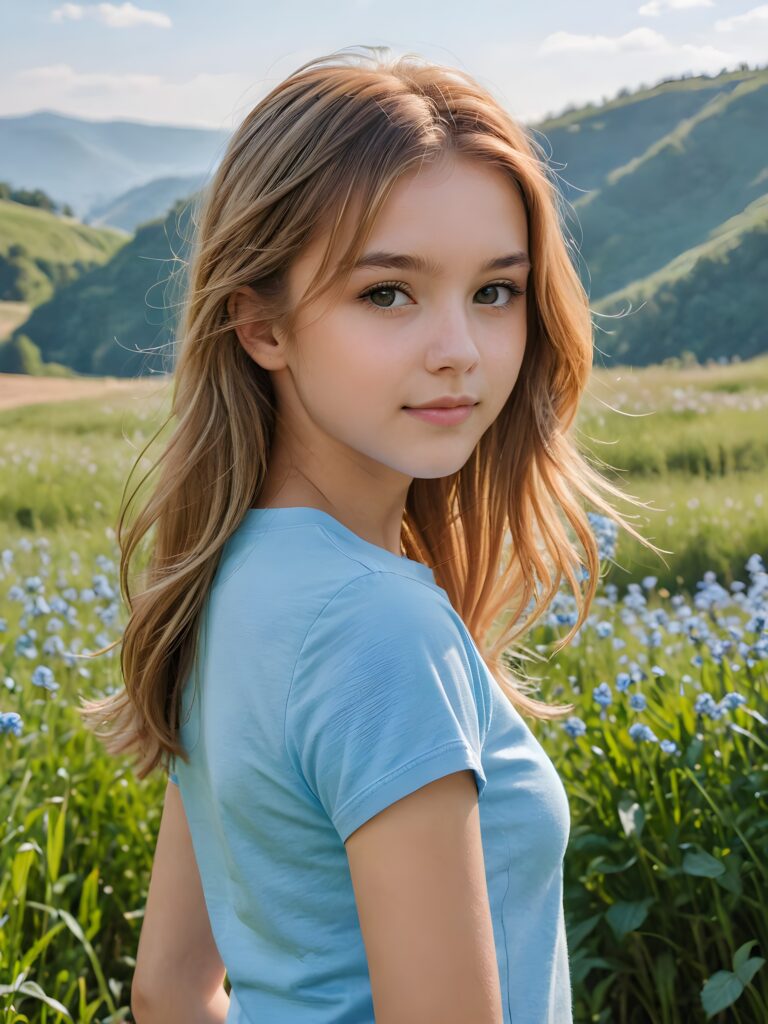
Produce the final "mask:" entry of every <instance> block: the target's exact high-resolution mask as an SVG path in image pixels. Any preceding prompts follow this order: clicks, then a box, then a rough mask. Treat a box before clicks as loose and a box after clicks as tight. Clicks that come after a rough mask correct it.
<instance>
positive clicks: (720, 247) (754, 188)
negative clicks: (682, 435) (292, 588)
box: [0, 68, 768, 376]
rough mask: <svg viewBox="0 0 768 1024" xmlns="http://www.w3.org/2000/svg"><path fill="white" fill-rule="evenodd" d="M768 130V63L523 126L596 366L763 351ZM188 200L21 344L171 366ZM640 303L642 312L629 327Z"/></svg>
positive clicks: (109, 367)
mask: <svg viewBox="0 0 768 1024" xmlns="http://www.w3.org/2000/svg"><path fill="white" fill-rule="evenodd" d="M766 124H768V68H762V69H756V70H750V69H748V68H747V69H744V70H740V71H732V72H723V73H721V74H720V75H718V76H716V77H712V78H709V77H706V76H701V77H699V78H692V77H687V78H682V79H679V80H674V81H665V82H663V83H660V84H659V85H657V86H655V87H653V88H648V89H642V90H638V91H637V92H635V93H628V92H627V93H623V94H621V95H620V96H618V97H617V98H616V99H614V100H612V101H610V102H608V103H605V104H603V105H602V106H600V107H595V106H594V105H589V106H587V107H583V108H581V109H579V110H572V111H568V112H567V113H565V114H563V115H562V116H560V117H557V118H552V119H550V120H548V121H544V122H542V123H540V124H537V125H529V126H528V128H529V131H530V133H531V135H532V136H533V138H534V139H536V140H537V141H539V142H540V143H541V145H542V146H543V148H544V151H545V153H548V154H550V161H551V169H552V171H553V176H556V180H557V182H558V184H559V187H560V189H561V192H562V195H563V197H564V203H563V206H562V212H563V215H564V220H565V227H566V229H567V230H568V231H569V233H570V234H571V235H572V236H573V239H574V241H575V245H576V252H575V253H574V260H575V263H576V265H577V268H578V271H579V273H580V274H581V275H582V280H583V282H584V285H585V288H586V289H587V293H588V294H589V296H590V304H591V307H592V309H593V311H594V313H595V314H596V316H595V317H594V322H595V324H596V329H595V344H596V358H597V359H598V360H599V361H600V362H603V363H604V362H606V361H610V362H612V364H614V365H615V364H616V363H618V362H620V363H629V364H634V365H637V366H641V365H646V364H648V363H654V362H659V361H661V360H662V359H665V358H668V357H669V356H679V355H681V354H682V353H683V352H688V353H692V354H693V355H694V356H695V357H697V358H698V359H701V360H704V359H707V358H717V357H719V356H730V355H740V356H742V357H743V358H747V357H748V356H750V355H754V354H757V353H758V352H762V351H766V350H768V339H767V338H766V336H765V330H764V328H763V322H764V321H765V299H764V284H763V282H764V281H765V280H766V279H768V278H767V277H766V249H767V248H768V230H767V228H768V218H767V217H766V208H767V206H768V169H767V168H766V159H765V143H764V138H765V129H764V126H765V125H766ZM563 165H565V166H563ZM30 184H31V183H30ZM169 190H170V189H169ZM148 194H150V195H151V194H152V189H151V188H150V189H149V193H148ZM191 205H192V199H191V197H189V198H188V200H186V201H185V200H182V201H180V202H178V203H177V204H176V205H175V207H174V208H173V209H172V210H171V212H170V213H169V214H168V215H167V216H166V217H165V218H159V219H157V220H154V221H151V222H149V223H147V224H144V225H143V226H142V227H141V228H140V229H139V230H138V231H137V233H136V237H135V239H134V240H133V241H132V242H130V243H128V244H127V245H125V246H124V247H123V248H121V249H120V251H119V252H117V253H116V255H115V256H114V257H113V258H112V259H111V260H110V261H109V262H108V263H107V264H105V265H104V266H103V267H98V268H95V269H94V270H91V271H90V272H88V273H87V274H85V275H83V277H82V278H81V279H80V280H78V281H76V282H74V283H72V284H70V285H68V286H66V287H65V288H63V289H60V290H59V291H57V293H56V294H55V295H54V296H53V298H52V300H51V301H50V302H47V303H45V304H43V305H41V306H40V307H38V308H37V309H36V310H34V311H33V313H32V315H31V317H30V318H29V320H27V321H26V322H25V323H24V324H22V325H21V326H20V327H18V328H17V329H16V331H15V332H14V334H13V336H12V337H13V338H15V339H17V341H18V339H20V338H24V339H25V342H24V344H25V346H26V351H27V352H28V353H32V355H34V354H35V353H36V352H37V353H38V357H39V354H40V353H42V358H43V359H44V360H45V361H47V362H57V363H61V364H64V365H66V366H70V367H72V368H74V369H76V370H77V371H78V372H80V373H113V374H115V375H116V376H122V375H130V374H136V373H146V372H150V370H151V369H157V368H163V369H169V368H170V366H169V364H168V362H167V361H166V362H164V363H162V364H160V363H158V361H157V359H158V357H156V356H154V355H151V354H149V353H147V349H148V347H151V346H152V345H154V344H159V345H163V344H167V342H168V340H169V339H170V338H171V337H172V336H173V327H174V324H173V319H174V315H175V311H174V307H173V306H172V305H171V301H170V300H169V299H168V298H167V296H166V295H164V294H163V293H162V289H159V288H158V285H159V284H161V283H162V282H158V278H157V275H158V274H159V273H160V274H162V272H163V270H165V272H166V277H167V274H168V273H169V272H170V268H171V266H175V267H176V268H177V269H182V270H183V267H180V265H179V264H174V263H173V262H172V261H173V257H174V255H176V256H179V255H181V253H182V252H183V251H184V245H185V244H186V242H184V243H183V244H182V243H181V242H180V240H179V231H178V224H177V222H182V221H183V222H184V229H183V230H182V231H181V232H180V234H181V237H182V240H183V239H186V238H187V237H188V235H189V233H190V231H191V230H192V225H190V224H189V222H188V220H187V219H186V218H187V213H188V211H189V209H190V207H191ZM170 239H175V240H176V241H175V242H172V241H171V242H169V240H170ZM181 278H182V275H179V276H178V278H177V279H176V280H175V282H174V283H175V284H178V285H179V287H183V285H184V281H183V280H182V279H181ZM177 294H178V293H177ZM630 304H631V310H632V311H631V313H630V314H629V315H628V316H618V314H621V313H623V312H624V311H625V310H628V309H630ZM163 307H165V308H163ZM600 314H602V315H600ZM606 316H610V317H612V319H606ZM30 346H31V347H30ZM35 346H36V348H35ZM136 347H139V348H140V349H141V350H143V353H144V355H143V356H136V355H135V354H133V351H132V350H133V349H135V348H136ZM38 350H39V352H38ZM165 354H166V356H168V355H169V350H168V349H167V348H166V350H165ZM0 369H2V348H1V347H0Z"/></svg>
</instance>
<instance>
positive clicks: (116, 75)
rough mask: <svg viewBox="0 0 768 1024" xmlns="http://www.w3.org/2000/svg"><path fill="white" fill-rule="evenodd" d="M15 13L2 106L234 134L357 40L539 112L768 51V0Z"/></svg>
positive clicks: (41, 6) (0, 66)
mask: <svg viewBox="0 0 768 1024" xmlns="http://www.w3.org/2000/svg"><path fill="white" fill-rule="evenodd" d="M2 19H3V29H4V34H3V40H2V42H0V114H18V113H28V112H31V111H33V110H40V109H48V110H57V111H60V112H62V113H66V114H72V115H76V116H80V117H86V118H93V119H96V120H104V119H107V118H113V117H119V118H130V119H133V120H140V121H152V122H162V123H170V124H187V125H200V126H205V127H215V128H221V129H224V130H227V131H229V130H231V129H232V128H233V127H234V126H235V124H237V123H238V121H240V120H241V119H242V117H244V116H245V114H246V113H247V112H248V110H249V109H250V108H251V107H252V106H253V104H254V103H255V102H256V101H257V100H258V99H259V97H260V96H261V95H263V94H264V93H265V92H266V91H267V90H268V89H270V88H272V87H273V86H274V85H275V84H276V83H277V82H279V81H280V80H282V79H283V78H284V77H285V76H286V75H288V74H290V72H291V71H293V70H294V69H295V68H296V67H298V66H299V65H300V64H302V63H304V62H305V61H308V60H310V59H311V58H313V57H316V56H319V55H321V54H324V53H329V52H331V51H333V50H335V49H338V48H340V47H345V46H354V45H357V44H368V45H379V46H382V45H383V46H389V47H390V48H391V49H392V51H393V52H394V53H397V54H399V53H404V52H408V51H415V52H417V53H419V54H421V55H422V56H424V57H426V58H428V59H430V60H435V61H438V62H439V63H443V64H451V65H454V66H457V67H460V68H463V69H464V70H466V71H468V72H469V73H470V74H472V75H473V76H474V77H475V78H477V79H478V80H479V81H480V82H481V83H482V84H483V85H484V86H486V87H487V88H489V89H490V90H491V91H492V92H493V93H494V95H496V96H497V97H498V98H499V99H501V100H502V101H503V103H504V105H505V106H506V108H507V109H508V110H509V111H510V113H511V114H512V115H513V116H515V117H517V118H519V119H521V120H523V121H526V122H532V121H535V120H538V119H539V118H542V117H544V116H545V115H546V114H548V113H555V112H559V111H560V110H562V109H563V107H565V106H566V105H567V104H570V103H576V104H581V103H586V102H589V101H590V100H591V101H594V102H600V100H601V99H602V98H603V97H606V98H611V97H613V96H615V94H616V92H617V91H618V90H619V89H621V88H622V87H624V86H626V87H628V88H630V89H632V88H635V87H637V86H638V85H640V84H641V83H645V84H647V85H651V84H654V83H655V82H657V81H659V79H662V78H666V77H673V76H678V75H680V74H682V73H684V72H691V73H693V74H700V73H703V72H706V73H712V72H717V71H719V70H720V69H721V68H722V67H727V68H735V67H736V66H737V65H738V64H739V63H740V62H742V61H746V62H747V63H748V64H749V65H750V67H754V66H755V65H756V64H759V65H765V64H766V63H768V3H766V4H759V3H755V2H750V0H746V2H742V0H636V2H625V0H586V2H581V3H575V2H574V0H567V2H566V0H541V2H538V3H531V0H525V2H521V0H505V2H501V0H475V2H465V3H456V2H452V0H407V2H404V0H388V2H386V3H382V2H381V0H336V2H334V3H327V2H324V0H283V2H282V3H277V2H275V0H271V2H270V3H266V2H263V0H219V2H217V3H212V2H210V0H206V2H204V3H203V2H196V0H186V2H185V0H139V2H137V3H130V2H125V3H122V2H117V3H59V2H46V0H28V2H25V3H20V2H16V0H14V2H13V3H8V4H4V5H3V14H2Z"/></svg>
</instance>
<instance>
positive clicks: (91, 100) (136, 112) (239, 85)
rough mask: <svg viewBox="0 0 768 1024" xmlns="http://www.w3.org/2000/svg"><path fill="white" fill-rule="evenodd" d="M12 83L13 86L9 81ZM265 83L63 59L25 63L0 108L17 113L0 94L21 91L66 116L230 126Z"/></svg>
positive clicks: (36, 105) (240, 75)
mask: <svg viewBox="0 0 768 1024" xmlns="http://www.w3.org/2000/svg"><path fill="white" fill-rule="evenodd" d="M14 83H15V85H14ZM264 88H265V83H264V82H263V81H262V80H261V79H260V78H259V76H257V75H254V74H253V73H251V72H249V73H245V72H224V73H222V74H212V73H206V72H199V73H197V74H194V75H192V76H191V77H189V78H184V79H171V78H168V77H165V76H164V75H161V74H142V73H136V72H132V73H125V74H121V73H114V72H110V71H101V72H90V71H89V72H83V71H77V70H75V69H74V68H73V67H71V65H69V64H63V63H62V64H48V65H43V66H40V67H34V68H27V69H25V70H23V71H19V72H17V73H16V74H15V75H14V76H13V78H11V79H10V88H6V89H2V90H0V113H6V112H7V113H18V110H16V109H12V108H11V107H10V106H9V105H8V103H7V102H6V103H5V104H4V103H3V99H7V98H8V97H12V96H14V95H16V96H18V95H23V96H24V109H25V110H37V109H40V108H44V109H55V110H59V111H61V112H62V113H66V114H70V115H71V116H72V117H85V118H96V119H104V120H114V119H115V118H127V119H130V120H136V121H143V122H148V121H152V122H158V123H162V124H186V125H200V126H201V127H211V128H220V129H222V130H225V131H229V130H231V129H232V128H233V127H234V125H235V124H237V123H238V122H239V121H240V120H241V119H242V118H243V117H244V116H245V114H246V113H247V112H248V110H249V109H250V108H251V107H252V106H253V104H254V103H255V102H256V101H257V100H258V98H259V96H260V95H262V94H263V92H264Z"/></svg>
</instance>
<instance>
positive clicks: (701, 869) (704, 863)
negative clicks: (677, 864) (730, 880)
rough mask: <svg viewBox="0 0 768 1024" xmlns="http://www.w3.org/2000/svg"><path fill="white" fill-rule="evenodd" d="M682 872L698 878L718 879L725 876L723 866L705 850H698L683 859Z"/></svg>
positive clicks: (687, 854)
mask: <svg viewBox="0 0 768 1024" xmlns="http://www.w3.org/2000/svg"><path fill="white" fill-rule="evenodd" d="M683 871H684V872H685V873H686V875H696V876H697V877H699V878H718V877H719V876H720V875H724V874H725V865H724V864H723V863H722V861H719V860H718V859H717V858H716V857H713V856H712V855H711V854H709V853H707V852H706V851H705V850H698V851H695V852H693V853H686V855H685V856H684V857H683Z"/></svg>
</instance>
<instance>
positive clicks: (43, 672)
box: [32, 665, 59, 690]
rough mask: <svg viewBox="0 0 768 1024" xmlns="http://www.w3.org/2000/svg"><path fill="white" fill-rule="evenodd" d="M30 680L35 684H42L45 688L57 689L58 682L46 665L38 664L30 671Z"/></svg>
mask: <svg viewBox="0 0 768 1024" xmlns="http://www.w3.org/2000/svg"><path fill="white" fill-rule="evenodd" d="M32 682H33V684H34V685H35V686H42V687H43V689H45V690H58V688H59V684H58V683H57V682H56V680H55V679H54V678H53V672H51V670H50V669H49V668H48V666H47V665H38V666H37V668H36V669H35V671H34V672H33V673H32Z"/></svg>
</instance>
